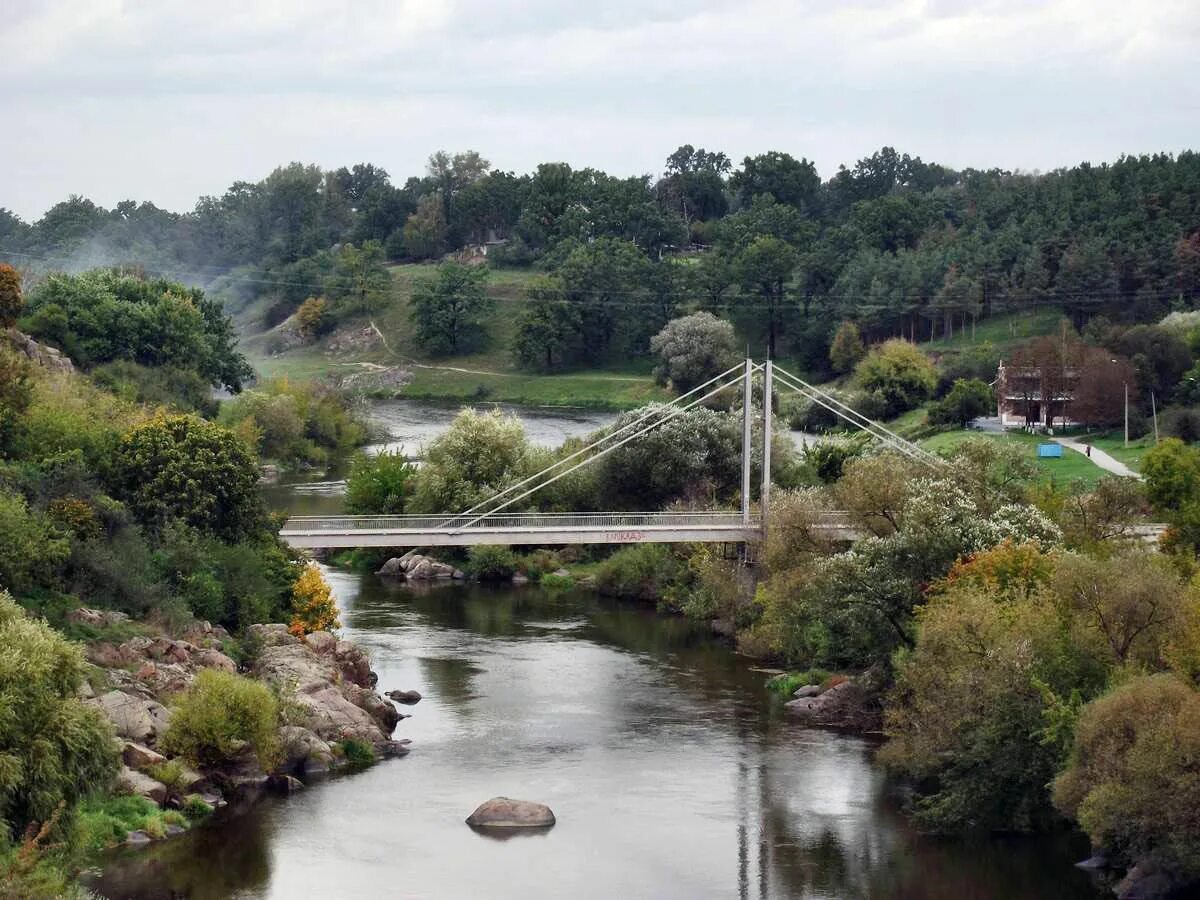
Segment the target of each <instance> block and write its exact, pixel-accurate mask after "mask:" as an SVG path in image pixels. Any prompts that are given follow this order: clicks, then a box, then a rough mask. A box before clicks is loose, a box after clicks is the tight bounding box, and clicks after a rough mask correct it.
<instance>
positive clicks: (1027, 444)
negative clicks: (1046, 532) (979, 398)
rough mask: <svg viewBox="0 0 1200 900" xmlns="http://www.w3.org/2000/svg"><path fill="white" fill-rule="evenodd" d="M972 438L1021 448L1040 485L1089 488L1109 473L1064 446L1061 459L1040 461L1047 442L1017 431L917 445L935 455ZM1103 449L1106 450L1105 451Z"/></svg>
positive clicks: (961, 434) (953, 435)
mask: <svg viewBox="0 0 1200 900" xmlns="http://www.w3.org/2000/svg"><path fill="white" fill-rule="evenodd" d="M973 438H984V439H986V440H992V441H1003V442H1004V443H1006V444H1012V445H1015V446H1019V447H1022V448H1023V449H1025V450H1026V451H1027V452H1028V454H1029V458H1030V459H1032V460H1034V462H1035V463H1036V464H1037V468H1038V474H1039V480H1040V481H1041V482H1043V483H1046V482H1053V483H1054V484H1056V485H1058V486H1064V485H1067V484H1072V483H1074V482H1077V481H1082V482H1083V483H1085V484H1087V485H1089V486H1091V485H1094V484H1095V483H1096V482H1097V481H1099V480H1100V479H1101V478H1103V477H1104V476H1105V475H1106V474H1108V473H1106V472H1105V471H1104V470H1103V469H1101V468H1100V467H1099V466H1097V465H1096V464H1095V463H1093V462H1092V461H1091V460H1089V459H1088V458H1087V457H1086V456H1084V455H1083V454H1082V453H1079V452H1077V451H1075V450H1071V449H1069V448H1067V447H1064V448H1063V455H1062V458H1061V459H1053V458H1045V459H1044V458H1041V457H1039V456H1038V455H1037V446H1038V444H1041V443H1045V441H1046V439H1045V438H1043V437H1040V436H1038V435H1034V434H1025V433H1024V432H1020V431H1009V432H1005V433H1003V434H996V433H993V432H981V431H943V432H939V433H938V434H935V435H933V436H932V437H928V438H925V439H924V440H921V441H919V442H918V443H920V445H921V446H922V447H924V448H925V449H926V450H931V451H933V452H935V453H936V452H939V451H942V450H951V449H953V448H954V447H957V446H958V445H959V444H961V443H963V442H964V441H968V440H971V439H973ZM1102 449H1105V450H1107V449H1108V448H1107V447H1105V448H1102ZM1123 461H1124V460H1123Z"/></svg>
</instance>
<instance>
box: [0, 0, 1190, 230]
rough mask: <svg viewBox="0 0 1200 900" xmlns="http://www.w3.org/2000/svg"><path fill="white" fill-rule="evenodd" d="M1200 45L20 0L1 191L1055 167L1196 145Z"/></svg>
mask: <svg viewBox="0 0 1200 900" xmlns="http://www.w3.org/2000/svg"><path fill="white" fill-rule="evenodd" d="M1197 50H1200V6H1197V4H1195V3H1193V2H1182V0H1157V2H1143V3H1139V4H1130V3H1127V2H1117V0H1048V2H1033V0H1008V2H998V0H977V2H966V0H867V2H855V3H836V4H835V3H828V2H815V0H813V2H809V0H798V2H783V0H749V2H742V3H731V2H710V0H694V2H692V3H689V4H679V3H677V2H664V0H640V2H634V0H613V2H610V3H606V4H600V3H590V4H582V3H564V2H562V0H529V2H512V0H499V2H497V0H492V2H488V3H485V2H482V0H457V2H452V0H402V2H386V0H360V2H359V3H356V4H351V5H347V4H342V3H335V2H332V0H329V2H325V0H318V2H304V3H295V2H292V3H284V2H250V3H248V2H245V0H240V2H232V0H210V2H205V3H194V2H192V3H184V2H175V0H164V2H156V3H137V2H121V0H87V2H48V3H32V2H19V0H18V2H17V3H15V8H14V9H12V10H11V12H10V16H9V22H8V27H6V29H5V30H4V31H3V32H0V102H2V103H3V105H4V108H5V110H6V113H7V118H8V123H9V127H10V132H11V133H12V134H16V135H18V136H19V138H18V139H17V140H9V141H5V142H3V144H0V165H3V167H4V170H5V171H6V172H10V173H16V174H17V175H18V176H19V177H15V178H10V179H6V187H5V190H4V192H3V193H2V194H0V205H4V206H8V207H10V208H13V209H15V210H16V211H18V212H19V213H21V214H22V215H25V216H28V217H36V216H37V215H39V214H40V213H41V212H42V211H43V210H44V209H45V208H46V207H47V206H49V205H50V204H51V203H53V202H54V201H56V200H58V199H61V198H62V197H64V196H65V195H66V194H67V193H68V192H69V191H77V192H81V193H85V194H87V195H89V196H91V197H93V198H94V199H96V200H97V201H98V202H101V203H105V204H108V205H111V204H112V203H114V202H116V201H117V200H118V199H122V198H123V197H126V196H133V197H136V198H139V199H152V200H154V201H155V202H158V203H160V204H162V205H166V206H168V207H171V208H177V209H186V208H190V206H191V205H192V203H193V202H194V200H195V198H196V196H197V194H198V193H201V192H206V193H213V192H217V193H219V192H220V191H221V190H223V188H224V187H225V186H227V185H228V184H229V183H230V182H232V181H233V180H235V179H256V178H259V177H262V175H264V174H265V173H266V172H267V171H269V169H270V168H272V167H273V166H274V165H276V164H279V163H282V162H286V161H288V160H291V159H303V160H306V161H312V162H318V163H320V164H322V165H329V166H332V165H341V164H348V163H353V162H355V161H359V160H364V159H369V160H371V161H374V162H376V163H378V164H381V165H383V166H384V167H385V168H387V169H388V170H389V171H391V172H393V173H394V174H395V175H397V176H399V177H404V176H407V175H408V174H414V173H416V172H418V171H419V170H420V168H421V165H422V163H423V160H424V158H425V157H426V156H427V155H428V154H429V152H431V151H432V150H434V149H437V148H439V147H446V148H450V149H462V148H465V147H468V146H469V147H474V148H476V149H479V150H480V151H482V152H483V153H484V154H485V155H486V156H488V157H489V158H491V159H492V160H493V161H494V162H496V163H497V164H499V165H501V166H503V167H505V168H509V169H515V170H518V171H524V170H528V169H530V168H532V167H533V166H534V165H536V164H537V162H539V161H542V160H546V159H566V160H567V161H569V162H572V163H577V164H580V165H595V166H599V167H602V168H606V169H608V170H610V171H613V172H624V173H642V172H648V171H657V170H658V169H660V168H661V165H662V160H663V159H664V158H665V156H666V155H667V154H668V153H669V152H670V151H671V150H672V149H674V147H675V146H677V145H679V144H680V143H684V142H690V143H693V144H701V145H704V146H708V147H713V148H719V149H723V150H725V151H726V152H728V153H730V155H731V156H734V157H736V158H740V156H741V155H744V154H747V153H755V152H762V151H764V150H767V149H783V150H787V151H789V152H791V153H793V154H795V155H797V156H800V155H803V156H807V157H809V158H810V159H814V160H815V161H816V162H817V163H818V165H819V167H820V168H821V170H822V172H823V173H824V174H826V175H829V174H832V172H833V171H835V170H836V167H837V165H838V164H840V163H843V162H845V163H853V161H854V159H856V158H858V157H860V156H863V155H866V154H868V153H870V152H872V151H873V150H874V149H876V148H878V146H880V145H882V144H884V143H888V144H893V145H895V146H898V147H900V148H901V149H903V150H906V151H908V152H912V153H918V154H920V155H922V156H923V157H925V158H929V159H937V160H939V161H943V162H946V163H947V164H950V165H955V166H967V165H974V166H994V165H998V166H1004V167H1023V168H1041V169H1047V168H1051V167H1054V166H1058V165H1066V164H1071V163H1074V162H1076V161H1078V160H1080V159H1093V160H1097V161H1099V160H1104V159H1111V158H1114V157H1115V156H1117V155H1119V154H1120V153H1122V152H1148V151H1155V150H1179V149H1183V148H1184V147H1185V146H1186V145H1187V144H1188V143H1189V142H1192V141H1194V140H1195V132H1194V125H1193V123H1194V122H1195V116H1196V113H1197V111H1200V78H1197V75H1198V74H1200V72H1198V71H1197V69H1198V68H1200V65H1198V63H1197V60H1198V59H1200V54H1198V53H1197Z"/></svg>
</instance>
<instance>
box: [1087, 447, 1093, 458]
mask: <svg viewBox="0 0 1200 900" xmlns="http://www.w3.org/2000/svg"><path fill="white" fill-rule="evenodd" d="M1087 455H1088V459H1091V458H1092V445H1091V444H1088V445H1087Z"/></svg>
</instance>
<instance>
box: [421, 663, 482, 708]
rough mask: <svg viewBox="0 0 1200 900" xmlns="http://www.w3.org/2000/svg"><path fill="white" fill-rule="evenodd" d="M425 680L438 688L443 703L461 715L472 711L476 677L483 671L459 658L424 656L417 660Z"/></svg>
mask: <svg viewBox="0 0 1200 900" xmlns="http://www.w3.org/2000/svg"><path fill="white" fill-rule="evenodd" d="M417 661H418V662H419V663H420V665H421V673H422V674H423V675H424V677H425V680H426V681H427V682H428V683H430V684H432V685H434V686H435V687H436V688H437V693H438V696H439V697H440V698H441V700H442V702H443V703H447V704H450V705H451V706H452V708H453V709H454V710H455V711H457V712H460V713H464V714H465V713H467V712H469V711H470V701H471V700H474V699H475V690H474V680H475V676H476V675H478V674H479V673H480V672H482V671H483V670H482V669H481V668H479V666H477V665H475V664H474V663H472V662H471V661H470V660H466V659H460V658H457V657H450V658H444V657H439V656H422V657H421V658H420V659H419V660H417Z"/></svg>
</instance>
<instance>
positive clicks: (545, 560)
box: [517, 548, 562, 581]
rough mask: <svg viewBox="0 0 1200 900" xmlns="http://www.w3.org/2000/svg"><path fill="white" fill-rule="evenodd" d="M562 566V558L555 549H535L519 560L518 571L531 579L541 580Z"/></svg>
mask: <svg viewBox="0 0 1200 900" xmlns="http://www.w3.org/2000/svg"><path fill="white" fill-rule="evenodd" d="M561 568H562V559H561V558H560V557H559V555H558V554H557V553H555V552H554V551H553V550H546V549H544V548H541V549H538V550H534V551H533V552H532V553H527V554H526V555H525V556H522V557H520V558H519V559H518V560H517V571H518V572H520V573H521V574H522V575H524V576H525V577H527V578H528V579H529V580H530V581H541V580H542V578H543V577H545V576H546V575H549V574H551V573H553V572H556V571H558V570H559V569H561Z"/></svg>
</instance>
